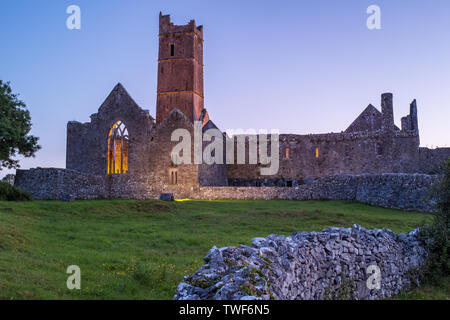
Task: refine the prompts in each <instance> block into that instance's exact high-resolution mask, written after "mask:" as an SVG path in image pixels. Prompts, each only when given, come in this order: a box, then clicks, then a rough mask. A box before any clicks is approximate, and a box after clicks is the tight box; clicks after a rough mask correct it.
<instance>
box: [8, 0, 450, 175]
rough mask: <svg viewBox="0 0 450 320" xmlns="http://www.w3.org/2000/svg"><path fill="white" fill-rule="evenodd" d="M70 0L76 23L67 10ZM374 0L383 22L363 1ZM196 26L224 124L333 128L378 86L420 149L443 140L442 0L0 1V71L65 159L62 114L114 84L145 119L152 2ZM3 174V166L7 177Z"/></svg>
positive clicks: (152, 76)
mask: <svg viewBox="0 0 450 320" xmlns="http://www.w3.org/2000/svg"><path fill="white" fill-rule="evenodd" d="M72 4H76V5H78V6H80V8H81V14H82V16H81V21H82V22H81V23H82V25H81V30H68V29H67V28H66V19H67V17H68V14H66V8H67V7H68V6H69V5H72ZM372 4H376V5H378V6H379V7H380V8H381V27H382V28H381V30H368V29H367V27H366V19H367V17H368V14H367V13H366V9H367V7H368V6H369V5H372ZM160 11H162V12H163V13H164V14H170V15H171V17H172V21H173V22H174V23H175V24H185V23H187V22H188V21H189V20H190V19H195V20H196V22H197V24H203V25H204V28H205V29H204V36H205V48H204V50H205V52H204V53H205V106H206V108H207V109H208V111H209V114H210V116H211V118H212V119H213V120H214V122H215V123H216V124H217V125H218V126H219V127H220V128H221V129H224V130H226V129H228V128H254V129H260V128H261V129H279V130H280V132H282V133H299V134H306V133H326V132H340V131H342V130H345V128H346V127H347V126H348V125H350V123H351V122H352V121H353V120H354V118H356V117H357V116H358V114H359V113H360V112H361V111H362V110H363V109H364V108H365V107H366V106H367V105H368V104H369V103H372V104H373V105H375V106H376V107H377V108H380V95H381V93H383V92H392V93H393V94H394V116H395V121H396V123H397V125H398V126H400V118H401V117H402V116H404V115H406V114H407V113H408V109H409V103H410V102H411V101H412V100H413V99H417V102H418V108H419V112H418V113H419V128H420V131H421V132H420V133H421V144H422V145H423V146H450V134H449V132H450V130H449V128H448V123H449V119H450V90H449V88H450V41H449V40H448V39H449V38H448V37H449V31H450V1H447V0H434V1H413V0H405V1H401V0H397V1H392V0H389V1H379V0H372V1H365V0H355V1H351V0H346V1H331V0H330V1H325V0H315V1H314V0H311V1H300V0H296V1H283V0H280V1H265V0H260V1H250V0H240V1H233V0H227V1H222V0H220V1H219V0H207V1H204V0H182V1H170V0H164V1H149V0H126V1H125V0H95V1H92V0H70V1H66V0H14V1H6V0H3V1H1V2H0V39H2V40H1V41H2V47H1V50H0V79H2V80H5V81H10V82H11V86H12V88H13V90H14V91H15V92H18V93H20V97H21V99H22V100H24V101H25V102H26V104H27V105H28V107H29V109H30V111H31V115H32V121H33V130H32V132H33V134H35V135H37V136H39V137H40V138H41V140H40V144H41V145H42V147H43V148H42V150H40V151H39V152H38V153H37V156H36V158H34V159H25V160H23V161H22V168H30V167H37V166H40V167H64V166H65V142H66V123H67V122H68V121H71V120H77V121H82V122H86V121H89V116H90V115H91V114H92V113H95V112H96V111H97V109H98V107H99V106H100V104H101V103H102V102H103V100H104V99H105V98H106V96H107V95H108V94H109V92H110V91H111V90H112V88H113V87H114V85H115V84H117V82H121V83H122V84H123V85H124V86H125V88H126V89H127V90H128V92H129V93H130V94H131V95H132V97H133V98H134V99H135V100H136V102H137V103H138V104H139V105H140V106H141V107H143V108H144V109H149V110H150V112H151V114H152V115H153V116H155V109H156V80H157V74H156V68H157V54H158V36H157V35H158V16H159V12H160ZM6 173H7V171H6V170H2V171H0V176H3V175H4V174H6Z"/></svg>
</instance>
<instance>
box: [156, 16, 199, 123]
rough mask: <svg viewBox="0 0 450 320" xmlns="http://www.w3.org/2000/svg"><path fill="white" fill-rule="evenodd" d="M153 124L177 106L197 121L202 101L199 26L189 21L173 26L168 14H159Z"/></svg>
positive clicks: (159, 121)
mask: <svg viewBox="0 0 450 320" xmlns="http://www.w3.org/2000/svg"><path fill="white" fill-rule="evenodd" d="M157 90H158V91H157V101H156V123H157V124H159V123H161V122H162V121H163V120H164V119H165V118H166V117H167V116H168V115H169V113H170V112H171V111H172V110H173V109H175V108H177V109H179V110H180V111H181V112H183V113H184V114H185V115H186V117H188V119H190V120H192V121H195V120H198V119H199V118H200V116H201V114H202V110H203V108H204V101H203V27H202V26H198V27H197V26H196V25H195V21H194V20H191V21H190V22H189V23H188V24H186V25H181V26H178V25H174V24H173V23H172V22H170V15H162V13H160V14H159V54H158V89H157Z"/></svg>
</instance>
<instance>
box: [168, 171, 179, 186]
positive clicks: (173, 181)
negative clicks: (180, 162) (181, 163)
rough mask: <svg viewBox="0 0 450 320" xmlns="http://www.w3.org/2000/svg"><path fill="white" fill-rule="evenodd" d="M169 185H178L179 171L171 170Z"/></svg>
mask: <svg viewBox="0 0 450 320" xmlns="http://www.w3.org/2000/svg"><path fill="white" fill-rule="evenodd" d="M169 184H173V185H176V184H178V170H177V169H170V170H169Z"/></svg>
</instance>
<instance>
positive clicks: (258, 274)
mask: <svg viewBox="0 0 450 320" xmlns="http://www.w3.org/2000/svg"><path fill="white" fill-rule="evenodd" d="M416 234H417V230H414V231H411V232H409V233H408V234H396V233H394V232H392V231H390V230H387V229H374V230H366V229H364V228H363V227H361V226H359V225H354V226H353V227H352V228H348V229H346V228H335V227H331V228H328V229H325V230H322V231H321V232H310V233H308V232H296V233H293V234H292V235H291V236H289V237H285V236H278V235H270V236H268V237H266V238H255V239H253V240H252V245H251V246H246V245H240V246H239V247H237V248H236V247H224V248H220V249H219V248H217V247H213V248H212V249H211V250H210V251H209V252H208V254H207V255H206V256H205V258H204V260H205V265H204V266H203V267H201V268H200V269H199V270H197V271H196V272H195V273H194V274H193V275H191V276H185V278H184V281H183V282H181V283H180V284H179V285H178V287H177V290H176V293H175V296H174V299H177V300H269V299H276V300H323V299H356V300H375V299H383V298H387V297H390V296H392V295H395V294H398V293H399V292H400V291H401V290H406V289H408V288H409V287H410V286H411V284H412V282H415V281H416V280H417V279H415V278H414V277H412V273H411V272H410V271H414V270H415V269H417V268H419V267H420V266H421V265H422V264H423V262H424V260H425V258H426V254H427V252H426V250H425V249H424V247H423V245H422V243H421V242H420V241H419V240H418V239H417V237H416ZM375 267H376V268H379V269H378V270H379V271H380V272H379V274H380V277H379V282H378V283H379V286H376V284H377V281H376V278H377V276H374V274H373V272H377V271H375V270H373V269H371V268H375Z"/></svg>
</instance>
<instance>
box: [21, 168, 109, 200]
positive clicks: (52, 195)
mask: <svg viewBox="0 0 450 320" xmlns="http://www.w3.org/2000/svg"><path fill="white" fill-rule="evenodd" d="M15 186H16V187H18V188H20V189H22V190H24V191H27V192H29V193H30V194H31V196H32V197H33V199H37V200H65V199H67V200H75V199H97V198H106V197H107V196H108V195H107V193H106V189H105V176H96V175H92V174H85V173H80V172H78V171H74V170H67V169H57V168H36V169H30V170H17V171H16V179H15Z"/></svg>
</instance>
